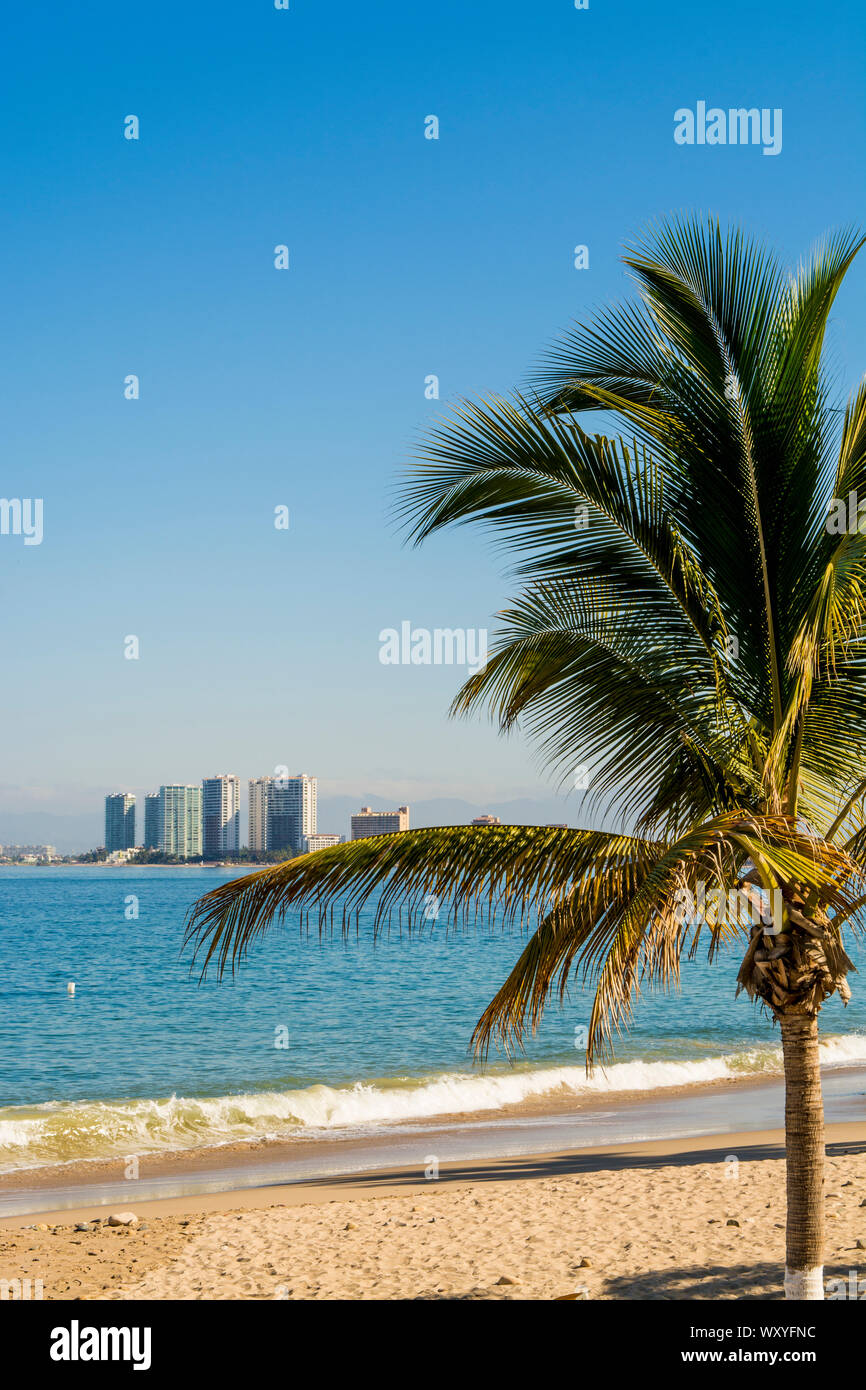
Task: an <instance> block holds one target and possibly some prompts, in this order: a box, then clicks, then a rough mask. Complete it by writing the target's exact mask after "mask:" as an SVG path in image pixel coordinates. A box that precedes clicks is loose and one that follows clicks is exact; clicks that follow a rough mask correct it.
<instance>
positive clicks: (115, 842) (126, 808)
mask: <svg viewBox="0 0 866 1390" xmlns="http://www.w3.org/2000/svg"><path fill="white" fill-rule="evenodd" d="M105 848H106V850H107V851H108V853H109V854H111V853H112V852H113V851H114V850H117V849H134V848H135V797H134V796H132V795H131V794H130V793H129V792H115V793H113V795H111V796H107V797H106V798H105Z"/></svg>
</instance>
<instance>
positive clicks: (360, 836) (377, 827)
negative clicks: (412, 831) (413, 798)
mask: <svg viewBox="0 0 866 1390" xmlns="http://www.w3.org/2000/svg"><path fill="white" fill-rule="evenodd" d="M408 829H409V807H408V806H398V807H397V810H396V811H374V810H373V809H372V808H371V807H370V806H362V807H361V809H360V811H359V812H358V813H357V815H354V816H353V817H352V839H353V840H366V839H367V837H368V836H369V835H394V834H395V833H396V832H397V831H398V830H408Z"/></svg>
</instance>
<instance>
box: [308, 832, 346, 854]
mask: <svg viewBox="0 0 866 1390" xmlns="http://www.w3.org/2000/svg"><path fill="white" fill-rule="evenodd" d="M343 839H344V836H342V835H329V834H328V833H327V832H326V831H319V832H318V834H316V835H305V836H304V853H305V854H315V852H316V850H317V849H330V848H331V846H332V845H341V844H342V843H343Z"/></svg>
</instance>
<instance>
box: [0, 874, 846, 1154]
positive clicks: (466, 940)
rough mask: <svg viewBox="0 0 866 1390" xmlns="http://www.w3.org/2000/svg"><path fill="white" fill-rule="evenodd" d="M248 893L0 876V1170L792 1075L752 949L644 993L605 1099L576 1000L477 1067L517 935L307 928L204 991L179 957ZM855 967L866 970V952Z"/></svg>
mask: <svg viewBox="0 0 866 1390" xmlns="http://www.w3.org/2000/svg"><path fill="white" fill-rule="evenodd" d="M237 872H238V871H237V870H236V869H207V868H193V867H190V868H105V867H101V866H98V867H92V868H91V867H75V866H69V867H60V866H58V867H52V868H38V867H2V868H0V966H2V975H0V981H2V985H0V1171H9V1170H11V1169H20V1168H26V1167H32V1166H35V1165H43V1164H51V1163H64V1162H68V1161H71V1160H75V1159H99V1158H116V1157H119V1156H123V1155H126V1154H130V1153H136V1154H144V1153H157V1152H161V1151H162V1152H164V1151H166V1150H177V1149H184V1148H196V1147H199V1146H209V1145H219V1144H227V1143H231V1142H233V1141H237V1140H245V1139H258V1138H287V1137H292V1136H297V1137H299V1138H303V1137H305V1136H315V1137H316V1138H317V1139H321V1138H322V1137H323V1136H328V1135H332V1136H335V1137H336V1136H345V1135H346V1134H351V1133H364V1132H374V1131H375V1132H381V1130H382V1129H383V1128H387V1127H388V1126H392V1125H394V1124H395V1122H400V1121H402V1122H423V1121H427V1120H430V1119H432V1118H433V1117H435V1116H437V1115H445V1114H448V1115H455V1114H456V1115H460V1114H464V1115H469V1114H480V1115H484V1116H487V1117H491V1118H492V1117H495V1116H496V1114H497V1113H498V1112H501V1111H502V1110H503V1108H504V1107H513V1106H515V1105H519V1104H520V1103H521V1102H527V1101H532V1100H538V1101H541V1100H543V1098H544V1097H553V1096H556V1097H559V1098H561V1097H562V1096H574V1097H576V1098H581V1097H583V1098H585V1097H587V1096H592V1095H597V1096H599V1097H601V1096H604V1095H607V1096H609V1097H612V1096H614V1095H615V1094H616V1093H618V1092H626V1091H628V1092H643V1093H645V1095H646V1098H647V1099H648V1100H649V1099H651V1098H652V1097H653V1096H654V1095H658V1096H663V1095H664V1093H665V1091H668V1092H670V1088H672V1087H675V1086H681V1085H685V1084H688V1083H690V1082H694V1083H699V1082H708V1081H714V1080H725V1079H735V1078H737V1077H740V1078H749V1077H752V1078H755V1077H759V1076H767V1077H770V1076H775V1075H778V1074H779V1072H780V1069H781V1060H780V1052H779V1035H778V1029H777V1028H774V1027H773V1025H772V1022H771V1020H769V1019H768V1018H767V1017H766V1015H765V1014H763V1013H762V1012H761V1011H760V1010H759V1009H757V1008H756V1007H755V1006H754V1005H752V1004H750V1003H749V1002H748V1001H747V1000H746V999H745V997H743V996H741V997H740V998H739V999H735V997H734V996H735V988H736V973H737V968H738V964H739V955H740V954H741V950H742V948H740V951H730V952H727V953H723V954H721V955H720V957H719V958H718V959H717V960H716V961H715V962H714V963H713V964H712V965H709V964H708V963H707V961H706V955H705V952H703V951H701V953H700V954H699V956H698V958H696V959H695V960H694V961H691V962H689V961H685V962H684V963H683V968H682V982H681V990H680V992H679V993H677V992H674V993H669V994H668V993H661V992H652V991H650V992H645V993H644V994H643V995H642V996H641V998H640V999H639V1000H638V1001H637V1003H636V1007H635V1015H634V1021H633V1026H632V1028H631V1030H630V1032H629V1033H628V1034H627V1035H625V1036H623V1037H621V1038H619V1039H617V1040H616V1055H615V1059H614V1061H613V1063H611V1064H607V1065H606V1066H605V1067H604V1068H603V1069H598V1070H596V1072H595V1073H594V1075H593V1076H591V1077H589V1078H588V1077H587V1075H586V1072H585V1067H584V1053H583V1048H582V1039H583V1037H584V1036H585V1031H584V1030H585V1028H586V1025H587V1023H588V1021H589V1008H590V1003H591V992H590V991H589V990H587V989H585V988H581V985H580V983H579V982H576V983H575V984H574V985H573V986H572V988H571V990H570V993H569V996H568V998H567V1000H566V1002H565V1005H564V1007H560V1005H559V1003H558V1001H556V1000H554V1001H552V1002H551V1004H550V1005H549V1007H548V1011H547V1014H546V1016H545V1018H544V1021H543V1024H542V1027H541V1029H540V1031H539V1033H538V1035H537V1036H536V1037H535V1038H529V1039H527V1045H526V1051H525V1054H523V1055H522V1056H519V1057H517V1058H510V1059H509V1058H507V1057H505V1056H503V1055H500V1054H497V1053H496V1052H495V1050H492V1051H491V1054H490V1057H489V1059H488V1061H487V1063H486V1064H485V1065H480V1064H478V1063H476V1062H475V1061H474V1059H473V1057H472V1054H471V1051H470V1049H469V1039H470V1035H471V1032H472V1028H473V1025H474V1023H475V1022H476V1020H477V1019H478V1017H479V1015H480V1014H481V1012H482V1010H483V1009H484V1007H485V1005H486V1004H487V1002H488V1001H489V999H490V998H491V997H492V995H493V993H494V992H495V990H496V988H497V987H498V986H499V984H501V982H502V980H503V979H504V978H505V976H506V975H507V973H508V971H509V969H510V968H511V966H512V965H513V964H514V962H515V961H516V959H517V957H518V956H519V954H520V951H521V950H522V947H523V945H524V944H525V937H523V936H521V935H520V933H519V932H517V931H511V932H505V933H497V932H493V933H490V932H488V931H487V930H484V931H480V932H474V933H473V932H470V933H464V932H463V931H462V930H454V929H453V928H452V929H451V930H450V931H446V930H445V928H444V925H440V924H439V923H436V924H432V926H431V924H429V923H428V924H425V929H424V932H423V934H421V935H417V936H410V935H408V934H407V932H406V931H405V930H404V931H403V933H402V935H401V934H400V933H399V932H398V931H397V930H396V928H394V929H392V931H391V933H390V935H385V936H381V937H380V938H379V939H378V940H377V941H374V940H373V939H372V932H371V920H370V916H369V915H368V916H367V917H366V918H365V917H364V915H363V914H362V916H361V919H360V922H359V930H358V934H357V935H356V934H355V931H354V927H353V930H352V933H351V934H350V936H349V937H348V938H347V939H345V940H344V939H343V938H342V936H341V935H340V933H339V931H336V932H335V933H334V935H333V936H331V935H329V934H326V935H324V936H323V937H322V938H321V939H320V937H319V934H318V931H317V930H316V929H315V928H313V930H312V931H311V932H309V933H308V932H307V931H306V930H304V931H301V930H300V929H299V924H298V918H297V916H296V915H295V916H290V917H289V918H288V920H287V924H286V926H285V927H283V928H274V929H273V930H272V932H271V933H270V934H269V935H267V936H266V937H265V938H264V939H262V940H261V941H259V942H258V943H257V944H256V945H255V946H254V947H253V949H252V951H251V953H250V955H249V957H248V959H247V961H246V962H245V963H244V964H243V965H242V966H241V968H240V970H239V973H238V974H237V976H236V977H235V978H234V979H232V978H230V977H226V978H225V979H224V980H223V981H222V982H219V981H217V979H216V978H209V979H207V980H206V981H205V982H204V983H201V982H200V980H199V974H198V971H197V970H196V969H192V970H191V968H190V967H191V960H190V956H189V953H186V954H181V943H182V937H183V924H184V918H185V916H186V913H187V910H188V909H189V907H190V906H191V905H192V903H193V902H194V901H195V900H196V898H197V897H199V896H200V895H201V894H202V893H204V892H207V891H208V890H209V889H211V888H214V887H216V886H217V885H218V884H219V883H221V882H225V881H227V880H228V879H229V878H231V877H233V876H234V875H236V874H237ZM134 913H137V916H136V915H133V914H134ZM849 952H850V954H851V955H852V956H853V958H854V959H855V960H856V961H858V962H859V963H860V964H861V970H862V965H863V961H864V952H863V950H862V949H859V948H858V947H856V946H854V945H850V944H849ZM70 981H73V982H74V983H75V992H74V994H70V993H69V992H68V990H67V985H68V983H69V982H70ZM851 983H852V987H853V993H854V997H853V1000H852V1002H851V1004H850V1005H849V1007H848V1008H847V1010H843V1008H842V1006H841V1004H840V1002H839V1001H838V1000H836V999H832V1000H830V1001H829V1002H828V1004H827V1005H826V1007H825V1009H824V1010H823V1012H822V1015H821V1026H822V1034H823V1038H824V1043H823V1052H822V1056H823V1060H824V1062H825V1063H826V1064H827V1067H828V1068H830V1069H832V1068H834V1067H836V1068H839V1067H845V1066H847V1067H857V1066H860V1065H866V979H864V980H863V982H862V984H861V976H860V975H854V976H852V977H851ZM858 1075H859V1073H858ZM512 1113H513V1112H512Z"/></svg>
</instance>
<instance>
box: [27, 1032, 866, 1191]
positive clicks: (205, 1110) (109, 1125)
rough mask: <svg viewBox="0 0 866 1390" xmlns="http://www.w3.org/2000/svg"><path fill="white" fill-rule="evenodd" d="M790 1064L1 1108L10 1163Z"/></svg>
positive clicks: (658, 1086) (430, 1114) (446, 1111)
mask: <svg viewBox="0 0 866 1390" xmlns="http://www.w3.org/2000/svg"><path fill="white" fill-rule="evenodd" d="M821 1060H822V1063H823V1065H824V1066H827V1067H834V1066H856V1065H857V1064H858V1063H863V1062H866V1034H860V1033H852V1034H846V1035H844V1036H839V1037H830V1038H828V1039H827V1040H826V1041H824V1042H823V1043H822V1044H821ZM780 1071H781V1050H780V1049H779V1048H778V1047H772V1048H771V1047H763V1048H754V1049H752V1050H749V1051H743V1052H736V1053H729V1054H727V1055H725V1056H720V1057H704V1058H701V1059H695V1060H693V1061H680V1060H653V1061H629V1062H617V1063H614V1064H613V1065H612V1066H610V1067H607V1068H598V1069H597V1070H596V1071H595V1073H594V1075H592V1076H590V1077H587V1075H586V1072H585V1070H584V1068H583V1067H582V1066H567V1067H548V1068H538V1067H536V1068H532V1067H530V1066H523V1067H520V1068H517V1067H515V1068H514V1069H512V1070H508V1071H505V1070H499V1071H495V1070H491V1071H488V1072H486V1073H483V1074H477V1073H476V1074H472V1073H449V1074H445V1075H442V1076H438V1077H432V1078H427V1079H421V1080H418V1079H412V1078H408V1077H396V1078H389V1079H384V1080H379V1081H375V1082H357V1083H356V1084H354V1085H350V1086H340V1087H332V1086H321V1085H320V1086H309V1087H306V1088H303V1089H298V1090H286V1091H263V1092H248V1093H244V1094H241V1095H235V1096H218V1097H186V1096H169V1097H167V1098H164V1099H146V1100H121V1101H72V1102H57V1101H55V1102H49V1103H46V1104H43V1105H33V1106H7V1107H5V1108H0V1171H9V1170H11V1169H14V1168H27V1167H33V1166H36V1165H41V1164H52V1163H65V1162H71V1161H74V1160H77V1159H105V1158H123V1157H125V1156H126V1155H128V1154H138V1155H143V1154H146V1153H159V1152H165V1151H166V1150H178V1149H189V1148H198V1147H210V1146H214V1145H220V1144H230V1143H233V1142H237V1141H243V1140H250V1139H265V1138H276V1137H283V1138H289V1137H291V1136H297V1137H301V1136H309V1137H312V1136H314V1135H315V1136H322V1135H326V1134H333V1133H335V1132H336V1131H353V1132H355V1133H357V1132H359V1131H365V1130H366V1131H369V1130H370V1129H372V1128H374V1127H376V1126H387V1125H389V1124H394V1123H397V1122H400V1121H404V1122H406V1121H410V1122H411V1121H416V1122H417V1121H429V1120H432V1119H434V1118H435V1117H436V1116H443V1115H466V1114H473V1113H478V1112H481V1113H484V1112H486V1113H490V1112H495V1111H497V1110H503V1109H504V1108H506V1107H508V1106H514V1105H519V1104H520V1103H521V1102H524V1101H529V1100H533V1099H541V1098H543V1097H546V1096H547V1097H554V1096H558V1097H561V1098H565V1099H567V1098H568V1097H570V1096H574V1097H575V1098H576V1099H579V1098H581V1097H591V1096H592V1095H613V1094H616V1093H622V1092H629V1091H631V1092H643V1093H647V1092H652V1091H656V1090H665V1089H667V1088H670V1087H672V1086H689V1085H700V1084H705V1083H707V1082H712V1081H724V1080H737V1079H747V1078H749V1077H756V1076H761V1075H767V1076H771V1075H773V1074H778V1073H779V1072H780Z"/></svg>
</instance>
